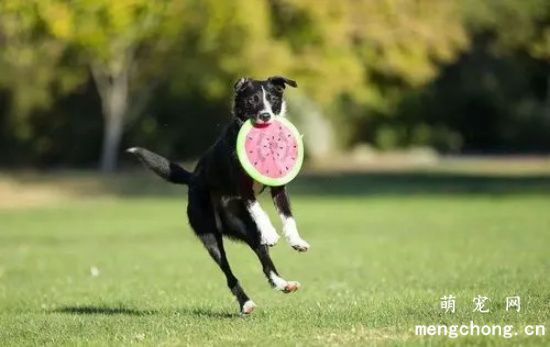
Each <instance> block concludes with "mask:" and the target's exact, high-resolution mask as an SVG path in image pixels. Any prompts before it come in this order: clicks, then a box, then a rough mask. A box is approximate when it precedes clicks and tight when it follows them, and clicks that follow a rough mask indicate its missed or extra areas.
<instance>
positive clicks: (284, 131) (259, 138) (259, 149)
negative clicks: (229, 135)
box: [245, 120, 298, 178]
mask: <svg viewBox="0 0 550 347" xmlns="http://www.w3.org/2000/svg"><path fill="white" fill-rule="evenodd" d="M245 150H246V156H247V158H248V160H249V162H250V164H252V166H254V168H255V169H256V170H257V171H258V172H259V173H261V174H262V175H264V176H267V177H270V178H280V177H283V176H285V175H286V174H287V173H288V172H290V171H291V170H292V168H293V167H294V166H295V165H296V162H297V158H298V139H296V138H295V137H294V134H293V133H292V132H291V131H290V129H288V128H287V127H286V126H285V125H284V124H283V123H281V122H279V121H277V120H274V121H273V122H271V123H270V124H267V125H262V126H261V127H252V129H250V131H249V132H248V134H246V141H245Z"/></svg>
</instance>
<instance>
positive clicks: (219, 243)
mask: <svg viewBox="0 0 550 347" xmlns="http://www.w3.org/2000/svg"><path fill="white" fill-rule="evenodd" d="M187 215H188V216H189V222H190V224H191V226H192V227H193V229H194V230H195V233H196V234H197V236H198V237H199V239H200V240H201V241H202V243H203V244H204V247H205V248H206V250H207V251H208V253H209V254H210V256H211V257H212V259H214V261H215V262H216V264H218V266H219V267H220V269H221V270H222V271H223V273H224V275H225V278H226V280H227V286H228V287H229V289H230V290H231V292H232V293H233V295H235V297H236V298H237V301H238V302H239V307H240V309H241V313H243V314H249V313H252V311H254V308H255V307H256V305H255V304H254V302H253V301H252V300H250V298H249V297H248V296H247V295H246V293H245V292H244V290H243V289H242V288H241V285H240V284H239V281H238V280H237V278H236V277H235V275H234V274H233V272H232V271H231V267H230V266H229V262H228V261H227V256H226V254H225V249H224V247H223V239H222V233H221V231H220V226H219V218H218V216H217V215H216V212H215V211H214V208H213V204H212V201H211V199H210V198H209V196H208V194H204V192H200V191H197V190H190V194H189V205H188V207H187Z"/></svg>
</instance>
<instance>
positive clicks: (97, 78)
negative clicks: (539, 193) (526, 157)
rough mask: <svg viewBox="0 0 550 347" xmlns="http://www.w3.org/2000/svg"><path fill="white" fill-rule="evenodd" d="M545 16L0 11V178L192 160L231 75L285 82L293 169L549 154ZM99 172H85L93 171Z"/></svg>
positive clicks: (190, 0) (303, 2) (463, 7)
mask: <svg viewBox="0 0 550 347" xmlns="http://www.w3.org/2000/svg"><path fill="white" fill-rule="evenodd" d="M549 58H550V4H549V2H548V1H545V0H525V1H515V0H501V1H500V0H487V1H474V0H465V1H430V0H380V1H357V0H343V1H329V0H235V1H217V0H203V1H195V0H172V1H168V0H162V1H154V2H151V1H145V0H121V1H106V0H100V1H92V0H84V1H78V2H67V1H61V0H41V1H39V0H4V1H2V2H0V146H1V148H2V152H3V154H4V155H3V156H2V158H0V161H1V162H2V163H4V164H10V165H23V166H39V167H40V166H52V165H53V166H93V165H96V163H98V162H100V163H101V168H102V169H103V170H106V171H109V170H113V169H114V168H115V165H116V161H117V153H119V152H120V148H121V145H122V147H123V146H126V145H130V144H131V145H135V144H140V145H144V146H149V147H151V148H154V149H155V150H158V151H161V152H162V153H164V154H166V155H169V156H171V157H175V158H180V159H188V158H194V157H196V156H197V155H198V154H199V153H200V152H202V151H203V150H204V149H205V148H206V147H207V146H208V145H209V144H210V143H211V142H212V141H213V140H214V138H215V137H216V136H217V134H218V133H219V131H220V130H221V127H222V126H223V124H224V123H225V122H227V120H228V119H229V117H230V105H231V93H232V90H231V86H232V83H233V81H234V80H236V79H237V78H238V77H240V76H243V75H246V76H252V77H256V78H265V77H267V76H269V75H273V74H283V75H288V76H289V77H292V78H293V79H296V80H298V83H299V88H298V89H297V90H292V91H291V92H289V93H288V94H289V95H288V97H289V99H290V100H289V101H290V105H291V109H290V115H291V117H293V119H294V120H295V121H296V122H297V123H298V124H300V126H301V127H302V130H303V132H304V133H306V134H307V136H306V137H305V139H306V140H307V141H308V147H309V148H310V151H309V155H310V156H313V157H315V156H317V157H323V156H327V155H332V154H333V153H335V152H338V151H345V150H347V149H349V148H351V147H353V146H355V145H357V144H362V143H368V144H370V145H372V146H375V147H377V148H380V149H394V148H403V147H410V146H429V147H433V148H435V149H437V150H439V151H441V152H444V153H471V152H493V153H494V152H505V153H510V152H548V151H549V150H550V136H548V135H547V134H548V133H549V131H550V66H549ZM100 159H101V160H100Z"/></svg>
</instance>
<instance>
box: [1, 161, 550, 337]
mask: <svg viewBox="0 0 550 347" xmlns="http://www.w3.org/2000/svg"><path fill="white" fill-rule="evenodd" d="M71 180H72V181H73V182H78V181H79V180H82V181H85V182H86V184H85V185H84V186H85V187H87V189H84V190H83V191H81V192H80V193H79V194H76V193H74V191H73V192H72V193H71V194H69V195H68V196H69V198H67V199H61V200H53V201H52V202H51V203H45V202H42V203H40V204H31V205H28V204H23V205H21V206H19V207H17V208H3V209H0V345H2V346H10V345H13V346H19V345H44V344H45V345H53V346H58V345H129V344H143V345H155V346H156V345H191V346H199V345H200V346H203V345H301V346H310V345H442V344H452V345H461V346H462V345H468V344H471V345H472V344H473V345H478V344H481V345H487V344H488V345H502V344H508V345H518V344H523V345H548V344H549V343H550V338H549V337H548V336H549V335H550V332H548V331H547V332H546V336H538V337H528V336H525V335H524V334H521V333H520V334H519V335H518V336H514V337H512V338H511V339H504V338H503V337H498V336H495V337H492V336H491V337H486V336H472V337H459V338H457V339H449V338H447V337H418V336H415V334H414V327H415V325H417V324H449V325H451V324H461V323H469V322H470V320H473V321H474V322H475V323H476V324H479V325H483V324H502V325H505V324H511V325H514V329H515V330H516V331H519V332H522V329H523V327H524V326H525V325H527V324H544V325H545V326H546V330H548V329H550V324H549V323H550V319H549V317H550V314H549V312H550V289H549V288H550V276H549V273H550V258H549V256H548V255H549V244H550V213H549V212H548V211H550V199H549V196H550V175H544V174H540V173H539V174H537V175H535V176H525V175H524V174H523V173H522V174H521V175H514V176H506V175H502V174H501V173H499V175H491V174H488V173H483V174H474V173H467V174H465V173H449V172H446V173H442V172H439V173H430V172H408V173H402V172H392V173H369V174H345V175H313V176H307V177H301V178H300V179H299V180H298V181H297V182H296V184H294V185H293V186H292V187H291V189H292V190H293V191H294V193H295V194H293V196H292V198H293V204H294V210H295V214H296V215H297V219H298V222H299V229H300V230H301V233H302V235H303V236H304V238H306V239H307V240H308V241H309V242H310V243H311V244H312V249H311V250H310V252H308V253H307V254H298V253H296V252H294V251H293V250H291V249H290V248H289V247H287V245H286V244H285V243H284V241H282V240H281V241H280V243H279V244H278V245H277V246H276V247H275V248H274V249H273V252H272V253H273V258H274V261H275V263H276V265H277V266H278V268H279V270H280V272H281V273H282V275H283V276H284V277H285V278H286V279H289V280H298V281H300V282H301V283H302V285H303V287H302V288H301V289H300V290H299V291H298V292H297V293H294V294H289V295H285V294H282V293H279V292H275V291H274V290H272V289H271V288H269V287H268V285H267V282H266V281H265V279H264V278H263V275H262V272H261V269H260V266H259V263H258V261H257V260H256V259H255V257H254V256H253V254H252V252H251V251H249V250H248V249H247V248H246V247H245V246H244V245H241V244H235V243H229V244H228V243H227V242H226V244H227V248H228V254H229V260H230V263H231V265H232V267H233V269H234V272H235V273H236V275H237V277H238V278H239V279H240V281H241V283H242V284H243V287H244V288H245V290H246V291H247V292H248V294H249V295H250V296H251V297H252V298H253V300H254V301H255V302H256V304H258V309H257V311H256V312H255V313H254V314H253V315H252V316H249V317H240V316H239V315H238V314H237V309H238V307H237V304H236V303H235V301H234V300H233V298H232V297H231V295H230V293H229V291H228V290H227V289H226V287H225V281H224V279H223V276H222V274H221V272H220V271H219V269H218V268H216V266H215V264H214V263H213V262H212V261H211V260H210V259H209V257H208V255H207V253H206V252H205V251H204V249H202V247H201V245H200V244H199V242H198V241H197V240H196V239H195V237H194V236H193V234H192V232H191V231H190V230H189V226H188V225H187V221H186V216H185V206H186V202H185V198H184V197H185V193H186V188H182V187H173V186H168V185H164V184H163V183H160V182H159V181H158V180H155V179H154V178H152V177H150V176H137V177H135V176H132V175H123V176H116V177H112V178H108V179H103V180H99V179H96V178H93V177H90V175H89V174H78V175H74V174H71V175H66V174H65V175H64V176H47V177H40V178H37V177H34V176H32V177H30V178H29V177H26V176H16V175H13V174H5V175H3V176H2V177H1V178H0V181H2V182H4V183H6V182H9V184H16V185H17V186H18V187H24V186H26V183H28V182H33V184H38V183H39V184H40V185H48V184H50V189H51V190H53V191H55V190H56V189H57V188H59V187H61V188H59V189H65V188H66V187H65V188H63V187H62V185H60V182H66V181H71ZM37 182H38V183H37ZM90 182H95V183H94V185H92V187H94V188H93V189H89V188H90V185H89V184H90ZM6 184H7V183H6ZM56 187H57V188H56ZM71 189H76V188H74V186H73V185H71ZM1 198H2V193H1V191H0V199H1ZM16 198H17V196H16V195H14V194H11V195H10V199H16ZM263 205H264V207H265V209H267V210H269V211H270V212H271V211H272V210H273V208H272V207H271V204H270V203H269V201H267V200H263ZM271 214H272V213H271ZM272 220H273V221H274V222H277V219H276V218H275V216H273V219H272ZM275 225H276V226H279V223H275ZM92 272H95V273H96V274H97V273H99V274H98V275H97V276H93V275H92ZM447 294H453V295H454V296H456V306H457V309H456V313H454V314H445V313H443V312H442V310H441V309H440V308H439V301H440V300H439V298H440V297H442V296H443V295H447ZM478 294H482V295H486V296H488V297H489V298H490V299H491V301H490V302H489V308H490V312H489V313H485V314H481V313H477V312H472V309H473V304H472V299H473V297H474V296H476V295H478ZM512 295H520V296H521V300H522V309H521V312H519V313H517V312H507V311H506V310H505V307H504V303H505V297H507V296H512Z"/></svg>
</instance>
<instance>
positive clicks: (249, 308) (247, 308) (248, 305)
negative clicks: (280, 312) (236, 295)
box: [241, 300, 256, 315]
mask: <svg viewBox="0 0 550 347" xmlns="http://www.w3.org/2000/svg"><path fill="white" fill-rule="evenodd" d="M255 309H256V304H255V303H254V301H252V300H248V301H247V302H245V303H244V305H243V307H242V308H241V314H242V315H249V314H251V313H252V312H254V310H255Z"/></svg>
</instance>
